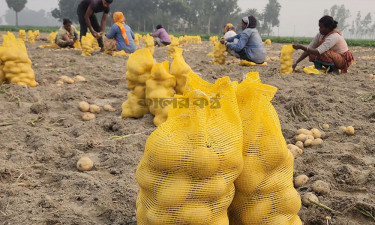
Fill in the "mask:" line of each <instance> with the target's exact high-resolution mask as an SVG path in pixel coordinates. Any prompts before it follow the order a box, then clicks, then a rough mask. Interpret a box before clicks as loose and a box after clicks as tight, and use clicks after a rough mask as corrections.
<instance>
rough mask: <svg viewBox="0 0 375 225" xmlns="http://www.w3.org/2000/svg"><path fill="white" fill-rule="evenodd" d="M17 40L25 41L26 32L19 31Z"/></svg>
mask: <svg viewBox="0 0 375 225" xmlns="http://www.w3.org/2000/svg"><path fill="white" fill-rule="evenodd" d="M19 38H20V39H22V41H26V31H25V30H20V31H19Z"/></svg>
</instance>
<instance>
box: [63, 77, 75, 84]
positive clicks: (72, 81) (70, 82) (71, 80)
mask: <svg viewBox="0 0 375 225" xmlns="http://www.w3.org/2000/svg"><path fill="white" fill-rule="evenodd" d="M64 81H65V82H66V83H68V84H73V83H74V80H73V79H72V78H69V77H68V79H66V80H64Z"/></svg>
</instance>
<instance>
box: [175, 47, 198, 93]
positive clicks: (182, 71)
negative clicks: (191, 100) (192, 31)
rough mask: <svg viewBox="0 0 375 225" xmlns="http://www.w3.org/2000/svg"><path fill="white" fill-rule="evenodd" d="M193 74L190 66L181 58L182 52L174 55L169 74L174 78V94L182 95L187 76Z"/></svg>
mask: <svg viewBox="0 0 375 225" xmlns="http://www.w3.org/2000/svg"><path fill="white" fill-rule="evenodd" d="M191 72H193V70H192V69H191V68H190V66H189V65H188V64H187V63H186V62H185V60H184V58H183V57H182V52H181V53H178V54H176V55H175V57H174V59H173V61H172V64H171V70H170V73H171V74H172V75H173V76H174V77H176V88H175V90H176V94H178V95H182V94H183V93H184V91H185V86H186V79H187V76H188V75H189V74H190V73H191Z"/></svg>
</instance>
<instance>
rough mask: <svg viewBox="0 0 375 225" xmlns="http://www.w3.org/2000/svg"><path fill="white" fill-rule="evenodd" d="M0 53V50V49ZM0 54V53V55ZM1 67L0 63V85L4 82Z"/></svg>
mask: <svg viewBox="0 0 375 225" xmlns="http://www.w3.org/2000/svg"><path fill="white" fill-rule="evenodd" d="M0 52H1V49H0ZM0 54H1V53H0ZM3 67H4V66H3V65H2V64H1V62H0V85H2V84H3V82H5V73H4V71H3Z"/></svg>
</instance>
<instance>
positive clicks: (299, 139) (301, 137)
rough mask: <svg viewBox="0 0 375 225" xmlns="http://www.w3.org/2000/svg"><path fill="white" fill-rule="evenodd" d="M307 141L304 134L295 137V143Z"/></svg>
mask: <svg viewBox="0 0 375 225" xmlns="http://www.w3.org/2000/svg"><path fill="white" fill-rule="evenodd" d="M306 139H307V135H306V134H299V135H298V136H297V137H296V141H302V142H304V141H306Z"/></svg>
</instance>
